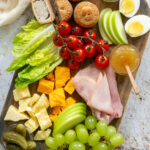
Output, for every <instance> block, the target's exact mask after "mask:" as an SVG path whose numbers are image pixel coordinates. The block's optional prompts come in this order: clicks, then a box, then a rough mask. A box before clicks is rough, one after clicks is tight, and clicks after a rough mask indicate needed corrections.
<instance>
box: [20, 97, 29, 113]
mask: <svg viewBox="0 0 150 150" xmlns="http://www.w3.org/2000/svg"><path fill="white" fill-rule="evenodd" d="M30 100H31V98H26V99H24V100H19V111H20V112H25V111H26V110H27V107H28V104H29V102H30Z"/></svg>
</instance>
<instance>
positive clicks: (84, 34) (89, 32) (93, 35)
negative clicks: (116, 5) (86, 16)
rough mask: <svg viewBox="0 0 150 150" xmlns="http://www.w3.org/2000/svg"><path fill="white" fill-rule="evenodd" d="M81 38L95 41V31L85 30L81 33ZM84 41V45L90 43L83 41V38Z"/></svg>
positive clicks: (86, 40)
mask: <svg viewBox="0 0 150 150" xmlns="http://www.w3.org/2000/svg"><path fill="white" fill-rule="evenodd" d="M83 36H85V37H89V38H91V39H92V40H96V33H95V31H93V30H86V31H85V32H84V33H83ZM84 41H85V42H86V43H90V44H91V43H92V41H91V40H89V39H85V38H84Z"/></svg>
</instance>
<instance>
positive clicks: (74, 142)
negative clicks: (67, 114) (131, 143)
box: [45, 116, 124, 150]
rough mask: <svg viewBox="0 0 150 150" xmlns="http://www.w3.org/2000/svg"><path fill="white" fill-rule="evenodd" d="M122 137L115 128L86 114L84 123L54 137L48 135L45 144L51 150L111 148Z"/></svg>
mask: <svg viewBox="0 0 150 150" xmlns="http://www.w3.org/2000/svg"><path fill="white" fill-rule="evenodd" d="M123 141H124V138H123V136H122V135H121V134H119V133H117V132H116V128H115V127H114V126H111V125H109V126H108V125H107V123H106V122H104V121H98V122H97V119H96V117H95V116H88V117H87V118H86V119H85V124H79V125H77V126H76V127H75V129H70V130H68V131H66V133H65V134H64V135H63V134H57V135H56V136H55V137H48V138H47V139H46V140H45V143H46V145H47V146H48V147H49V148H50V149H51V150H57V149H59V148H68V150H86V149H87V147H88V149H89V150H113V149H114V148H115V147H116V146H119V145H121V144H122V143H123Z"/></svg>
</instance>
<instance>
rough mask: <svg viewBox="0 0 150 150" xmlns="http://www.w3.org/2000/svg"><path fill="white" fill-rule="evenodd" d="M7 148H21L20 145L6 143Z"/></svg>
mask: <svg viewBox="0 0 150 150" xmlns="http://www.w3.org/2000/svg"><path fill="white" fill-rule="evenodd" d="M6 147H7V149H8V150H22V148H21V147H19V146H17V145H14V144H6Z"/></svg>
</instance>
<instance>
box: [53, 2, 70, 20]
mask: <svg viewBox="0 0 150 150" xmlns="http://www.w3.org/2000/svg"><path fill="white" fill-rule="evenodd" d="M56 3H57V6H58V9H59V12H60V16H61V19H62V21H68V20H69V19H70V18H71V17H72V14H73V7H72V5H71V3H70V2H69V1H68V0H56Z"/></svg>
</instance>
